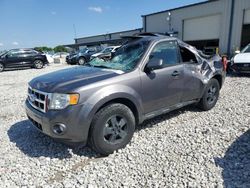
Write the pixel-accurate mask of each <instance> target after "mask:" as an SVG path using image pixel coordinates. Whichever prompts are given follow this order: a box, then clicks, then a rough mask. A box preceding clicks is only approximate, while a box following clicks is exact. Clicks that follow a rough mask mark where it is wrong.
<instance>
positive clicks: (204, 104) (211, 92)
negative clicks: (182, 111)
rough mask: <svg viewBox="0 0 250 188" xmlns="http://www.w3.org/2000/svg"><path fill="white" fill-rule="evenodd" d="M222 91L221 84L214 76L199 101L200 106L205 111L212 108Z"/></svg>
mask: <svg viewBox="0 0 250 188" xmlns="http://www.w3.org/2000/svg"><path fill="white" fill-rule="evenodd" d="M219 93H220V84H219V82H218V80H216V79H214V78H212V79H211V80H210V81H209V82H208V84H207V87H206V89H205V91H204V94H203V96H202V98H201V100H200V102H199V105H198V106H199V108H201V109H202V110H204V111H208V110H210V109H212V108H213V107H214V106H215V105H216V103H217V100H218V98H219Z"/></svg>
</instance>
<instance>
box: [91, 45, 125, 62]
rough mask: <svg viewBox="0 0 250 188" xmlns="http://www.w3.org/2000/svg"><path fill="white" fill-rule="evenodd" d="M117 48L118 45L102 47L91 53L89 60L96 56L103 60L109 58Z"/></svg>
mask: <svg viewBox="0 0 250 188" xmlns="http://www.w3.org/2000/svg"><path fill="white" fill-rule="evenodd" d="M118 48H120V46H109V47H107V48H105V49H103V50H102V51H100V52H98V53H95V54H93V55H92V56H91V57H90V60H92V59H94V58H97V57H98V58H100V59H104V60H106V59H110V58H111V56H112V54H114V53H115V52H116V50H117V49H118Z"/></svg>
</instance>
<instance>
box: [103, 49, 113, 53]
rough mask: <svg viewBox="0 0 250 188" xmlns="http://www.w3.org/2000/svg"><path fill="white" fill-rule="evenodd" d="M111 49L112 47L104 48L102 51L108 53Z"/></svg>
mask: <svg viewBox="0 0 250 188" xmlns="http://www.w3.org/2000/svg"><path fill="white" fill-rule="evenodd" d="M112 50H113V48H105V49H104V50H103V51H102V53H109V52H111V51H112Z"/></svg>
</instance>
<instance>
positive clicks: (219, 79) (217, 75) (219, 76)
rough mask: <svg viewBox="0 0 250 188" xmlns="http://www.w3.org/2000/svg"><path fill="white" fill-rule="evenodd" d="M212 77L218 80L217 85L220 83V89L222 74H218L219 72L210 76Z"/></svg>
mask: <svg viewBox="0 0 250 188" xmlns="http://www.w3.org/2000/svg"><path fill="white" fill-rule="evenodd" d="M212 79H216V80H217V81H218V82H219V85H220V89H221V87H222V76H221V75H219V74H216V75H214V76H213V77H212Z"/></svg>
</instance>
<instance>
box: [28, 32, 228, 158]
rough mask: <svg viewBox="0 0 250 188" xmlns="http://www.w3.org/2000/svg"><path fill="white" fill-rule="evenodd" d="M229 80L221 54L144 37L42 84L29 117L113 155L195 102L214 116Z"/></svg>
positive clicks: (35, 89)
mask: <svg viewBox="0 0 250 188" xmlns="http://www.w3.org/2000/svg"><path fill="white" fill-rule="evenodd" d="M224 79H225V72H224V71H223V67H222V63H221V58H220V57H219V56H213V57H208V56H205V55H203V54H202V53H201V52H200V51H197V50H196V49H195V48H194V47H192V46H190V45H188V44H186V43H184V42H182V41H180V40H178V39H176V38H172V37H166V36H159V35H154V34H152V35H148V34H145V35H143V34H141V35H138V36H133V37H130V38H129V40H128V42H127V43H126V44H124V45H123V46H122V47H121V48H119V49H118V51H117V52H116V53H115V55H114V57H113V58H112V59H111V60H109V61H104V60H101V59H98V58H97V59H94V60H92V61H91V62H89V64H87V65H86V66H76V67H73V68H69V69H64V70H60V71H56V72H53V73H49V74H46V75H43V76H39V77H37V78H34V79H33V80H32V81H30V82H29V88H28V98H27V100H26V103H25V104H26V112H27V115H28V118H29V119H30V120H31V121H32V123H33V124H34V125H35V126H36V127H37V128H38V129H39V130H40V131H41V132H43V133H44V134H46V135H49V136H50V137H53V138H55V139H57V140H60V141H62V142H64V143H67V144H71V145H79V144H83V145H85V144H87V143H88V144H89V145H90V146H91V147H92V148H93V149H94V150H95V151H97V152H98V153H101V154H103V155H107V154H110V153H112V152H114V151H115V150H117V149H120V148H123V147H125V146H126V145H127V144H128V143H129V142H130V140H131V138H132V136H133V133H134V131H135V127H136V125H138V124H140V123H142V122H143V121H144V120H146V119H150V118H153V117H155V116H158V115H160V114H164V113H167V112H169V111H172V110H175V109H178V108H181V107H183V106H186V105H190V104H198V105H199V106H200V108H202V109H203V110H210V109H211V108H213V107H214V106H215V104H216V102H217V100H218V97H219V91H220V89H221V87H222V84H223V82H224Z"/></svg>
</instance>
